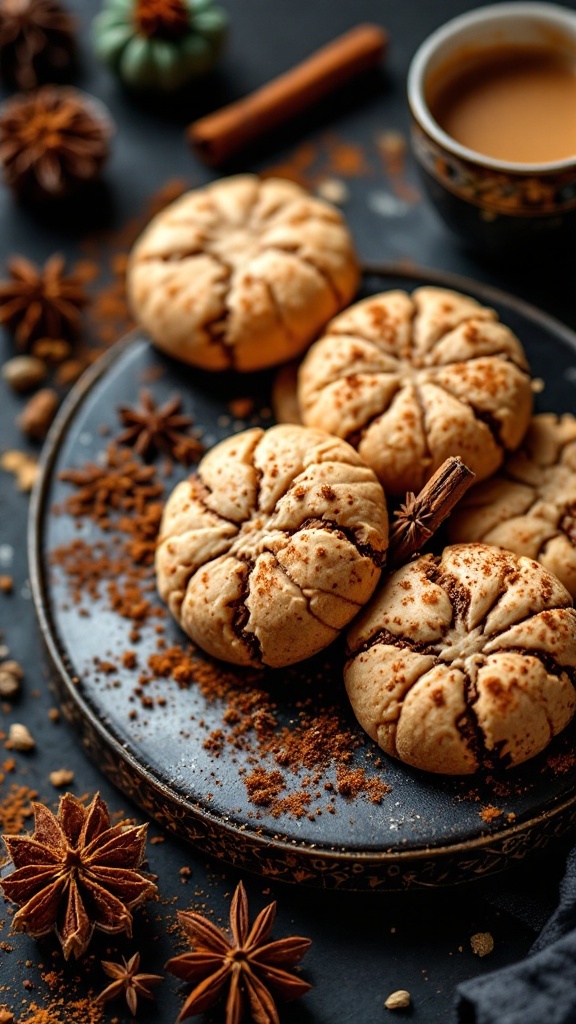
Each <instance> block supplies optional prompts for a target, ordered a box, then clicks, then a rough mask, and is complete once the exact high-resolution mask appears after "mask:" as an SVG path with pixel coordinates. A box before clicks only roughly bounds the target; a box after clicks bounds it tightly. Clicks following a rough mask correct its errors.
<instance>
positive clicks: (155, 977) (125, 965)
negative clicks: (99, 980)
mask: <svg viewBox="0 0 576 1024" xmlns="http://www.w3.org/2000/svg"><path fill="white" fill-rule="evenodd" d="M139 967H140V953H134V956H131V957H130V959H129V960H126V959H125V957H122V963H121V964H115V963H110V961H108V960H103V961H102V968H103V970H104V972H105V974H107V975H108V977H109V978H112V979H113V981H112V984H111V985H108V986H107V988H105V989H104V990H103V991H102V992H101V993H100V995H99V996H98V997H97V999H96V1002H97V1003H107V1002H108V1001H109V1000H110V999H117V998H118V996H121V995H125V996H126V1002H127V1004H128V1009H129V1010H130V1013H131V1014H132V1016H134V1017H135V1016H136V1013H137V1011H138V996H142V998H143V999H151V1000H153V999H154V996H153V995H152V992H151V991H150V989H152V988H154V986H155V985H159V984H160V982H161V981H163V980H164V979H163V978H162V975H161V974H139V973H138V968H139Z"/></svg>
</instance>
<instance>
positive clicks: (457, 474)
mask: <svg viewBox="0 0 576 1024" xmlns="http://www.w3.org/2000/svg"><path fill="white" fill-rule="evenodd" d="M474 476H475V474H474V473H473V472H472V470H471V469H468V466H466V465H465V464H464V463H463V462H462V459H461V458H459V457H458V456H455V455H453V456H451V457H450V458H449V459H446V461H445V462H443V463H442V465H441V466H440V468H439V469H437V470H436V472H435V473H434V476H432V477H430V479H429V481H428V483H427V484H425V485H424V487H423V488H422V490H421V491H420V493H419V494H418V496H417V497H416V496H415V495H414V494H407V495H406V501H405V503H404V505H401V506H400V508H399V509H398V510H397V511H396V512H394V516H395V518H396V522H395V523H394V524H393V526H392V528H391V530H390V538H389V542H388V558H387V569H398V568H399V567H400V566H401V565H405V563H406V562H407V561H409V559H410V558H411V557H412V555H415V554H417V553H418V552H419V551H420V550H421V549H422V548H423V547H424V544H425V543H426V541H428V540H430V537H432V535H433V534H434V533H436V530H437V529H438V527H439V526H440V525H441V524H442V523H443V522H444V520H445V519H446V518H447V516H449V515H450V512H451V511H452V509H453V508H454V506H455V505H456V504H457V503H458V502H459V501H460V498H461V497H462V495H463V494H464V492H465V491H467V490H468V488H469V487H470V484H471V483H472V481H473V480H474Z"/></svg>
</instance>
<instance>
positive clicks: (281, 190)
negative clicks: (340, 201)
mask: <svg viewBox="0 0 576 1024" xmlns="http://www.w3.org/2000/svg"><path fill="white" fill-rule="evenodd" d="M358 280H359V269H358V262H357V259H356V255H355V252H354V246H353V242H352V238H351V236H350V232H349V231H348V228H347V227H346V225H345V222H344V219H343V217H342V214H341V213H340V212H339V211H338V210H337V209H336V208H335V207H333V206H330V205H329V203H326V202H324V201H322V200H320V199H316V198H314V197H313V196H311V195H309V194H308V193H307V192H306V191H305V190H304V189H302V188H301V187H300V186H299V185H296V184H295V183H294V182H291V181H285V180H283V179H281V178H267V179H265V180H263V181H261V180H260V179H259V178H257V177H256V175H253V174H240V175H237V176H236V177H232V178H223V179H221V180H219V181H215V182H213V183H212V184H210V185H206V186H205V187H204V188H200V189H197V190H195V191H194V192H188V193H187V194H186V195H184V196H182V197H181V198H180V199H177V200H176V202H174V203H172V204H171V205H170V206H169V207H168V208H167V209H166V210H163V211H162V212H161V213H159V214H158V215H157V216H156V217H155V218H154V220H153V221H152V222H151V223H150V225H149V226H148V227H147V229H146V230H145V232H144V234H143V235H142V236H141V238H140V239H139V240H138V242H137V243H136V245H135V246H134V249H133V251H132V254H131V257H130V264H129V268H128V294H129V298H130V303H131V306H132V309H133V311H134V315H135V317H136V319H137V320H138V322H139V323H140V324H141V325H142V326H143V327H144V328H145V330H146V331H148V333H149V334H150V336H151V338H152V340H153V341H154V343H155V344H156V345H157V346H158V348H161V349H163V350H164V351H165V352H168V354H169V355H172V356H174V357H175V358H176V359H181V360H183V362H186V363H192V364H193V365H195V366H201V367H203V368H205V369H207V370H226V369H230V368H232V369H236V370H258V369H260V368H262V367H264V366H274V365H276V364H277V363H282V362H286V361H287V360H289V359H294V358H295V357H296V356H298V355H300V353H301V352H303V351H304V350H305V349H306V348H307V347H308V345H309V344H310V342H311V341H313V339H314V338H315V337H317V336H318V333H319V332H320V331H321V330H322V328H323V327H324V325H325V324H326V323H327V321H328V320H329V319H330V317H332V316H334V315H335V313H337V312H338V311H339V310H340V309H342V308H343V307H344V306H346V305H347V303H348V302H350V301H351V299H352V298H353V296H354V293H355V291H356V288H357V286H358Z"/></svg>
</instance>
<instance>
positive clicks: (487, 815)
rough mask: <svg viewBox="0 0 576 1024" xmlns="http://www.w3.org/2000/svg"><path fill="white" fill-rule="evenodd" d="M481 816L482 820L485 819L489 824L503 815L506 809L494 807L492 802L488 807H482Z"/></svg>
mask: <svg viewBox="0 0 576 1024" xmlns="http://www.w3.org/2000/svg"><path fill="white" fill-rule="evenodd" d="M479 813H480V817H481V818H482V821H485V822H486V824H487V825H489V824H490V823H491V822H493V821H496V819H497V818H500V817H502V815H503V813H504V811H502V810H501V808H500V807H494V806H493V805H492V804H487V805H486V807H482V809H481V810H480V812H479Z"/></svg>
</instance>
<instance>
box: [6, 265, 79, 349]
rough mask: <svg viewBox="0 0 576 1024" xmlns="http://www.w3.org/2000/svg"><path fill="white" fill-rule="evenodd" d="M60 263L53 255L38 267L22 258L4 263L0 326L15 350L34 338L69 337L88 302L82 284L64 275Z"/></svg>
mask: <svg viewBox="0 0 576 1024" xmlns="http://www.w3.org/2000/svg"><path fill="white" fill-rule="evenodd" d="M64 267H65V264H64V259H63V257H62V256H59V255H58V254H55V255H54V256H51V257H50V259H49V260H48V261H47V262H46V263H45V264H44V266H43V267H38V266H36V264H34V263H31V262H30V260H27V259H25V258H24V256H14V257H13V258H12V259H11V260H9V261H8V271H9V274H10V279H9V280H8V281H0V324H5V325H6V326H7V327H8V328H9V329H10V330H12V331H13V332H14V337H15V340H16V345H17V346H18V348H19V349H21V350H23V349H27V348H29V347H30V345H31V343H32V342H33V341H36V340H37V339H38V338H63V337H71V336H73V335H74V334H76V332H77V331H78V328H79V326H80V312H81V310H82V309H83V308H84V306H86V304H87V302H88V296H87V295H86V293H85V291H84V288H83V285H82V282H81V281H80V279H79V278H78V277H76V275H75V274H69V275H65V274H64Z"/></svg>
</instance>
